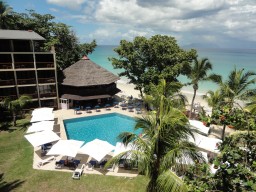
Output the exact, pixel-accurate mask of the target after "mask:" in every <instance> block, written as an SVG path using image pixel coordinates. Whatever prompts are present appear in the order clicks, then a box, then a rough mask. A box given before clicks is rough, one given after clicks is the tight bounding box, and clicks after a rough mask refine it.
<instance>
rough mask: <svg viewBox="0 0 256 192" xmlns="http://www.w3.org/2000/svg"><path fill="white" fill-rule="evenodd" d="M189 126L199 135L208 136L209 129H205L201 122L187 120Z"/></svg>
mask: <svg viewBox="0 0 256 192" xmlns="http://www.w3.org/2000/svg"><path fill="white" fill-rule="evenodd" d="M189 124H190V125H191V126H192V127H194V128H196V129H197V130H198V131H199V132H200V133H201V134H203V135H208V133H209V130H210V128H209V127H206V126H205V125H204V124H203V122H201V121H197V120H189Z"/></svg>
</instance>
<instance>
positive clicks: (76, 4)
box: [47, 0, 85, 9]
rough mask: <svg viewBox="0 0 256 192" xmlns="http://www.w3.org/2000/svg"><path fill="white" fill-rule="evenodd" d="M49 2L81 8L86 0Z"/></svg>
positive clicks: (70, 7) (56, 0)
mask: <svg viewBox="0 0 256 192" xmlns="http://www.w3.org/2000/svg"><path fill="white" fill-rule="evenodd" d="M47 2H48V3H49V4H53V5H58V6H60V7H66V8H69V9H79V8H80V7H81V5H82V4H83V3H84V2H85V0H47Z"/></svg>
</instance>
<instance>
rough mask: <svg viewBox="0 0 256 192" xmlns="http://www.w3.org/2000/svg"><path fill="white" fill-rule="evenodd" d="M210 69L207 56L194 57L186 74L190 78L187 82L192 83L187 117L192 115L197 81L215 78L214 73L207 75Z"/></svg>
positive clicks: (197, 85)
mask: <svg viewBox="0 0 256 192" xmlns="http://www.w3.org/2000/svg"><path fill="white" fill-rule="evenodd" d="M210 70H212V64H211V63H210V61H209V60H208V59H207V58H202V59H200V60H198V59H197V58H195V60H194V62H193V65H192V67H191V69H190V73H189V74H188V78H189V79H190V80H191V82H190V83H189V84H190V85H193V90H194V93H193V97H192V101H191V107H190V113H189V118H191V115H192V110H193V106H194V101H195V97H196V92H197V90H198V88H199V82H200V81H207V80H211V79H212V78H216V76H217V75H215V74H212V75H208V71H210Z"/></svg>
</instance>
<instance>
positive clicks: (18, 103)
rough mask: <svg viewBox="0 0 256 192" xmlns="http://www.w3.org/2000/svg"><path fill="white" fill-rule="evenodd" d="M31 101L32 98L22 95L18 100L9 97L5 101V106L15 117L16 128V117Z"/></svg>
mask: <svg viewBox="0 0 256 192" xmlns="http://www.w3.org/2000/svg"><path fill="white" fill-rule="evenodd" d="M30 101H31V97H29V96H26V95H22V96H20V97H19V98H18V99H16V100H11V99H10V98H9V97H7V98H5V99H4V100H3V106H4V107H6V108H7V109H8V110H9V111H10V112H11V113H12V117H13V125H14V126H16V115H17V114H18V113H19V112H20V111H21V110H22V109H23V108H24V107H25V106H26V104H27V103H29V102H30Z"/></svg>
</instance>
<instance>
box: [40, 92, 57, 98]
mask: <svg viewBox="0 0 256 192" xmlns="http://www.w3.org/2000/svg"><path fill="white" fill-rule="evenodd" d="M43 97H57V93H56V92H49V93H41V94H40V98H43Z"/></svg>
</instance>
